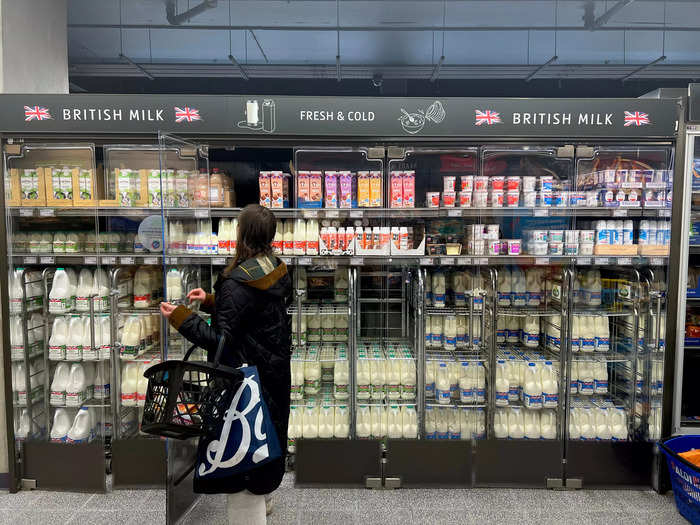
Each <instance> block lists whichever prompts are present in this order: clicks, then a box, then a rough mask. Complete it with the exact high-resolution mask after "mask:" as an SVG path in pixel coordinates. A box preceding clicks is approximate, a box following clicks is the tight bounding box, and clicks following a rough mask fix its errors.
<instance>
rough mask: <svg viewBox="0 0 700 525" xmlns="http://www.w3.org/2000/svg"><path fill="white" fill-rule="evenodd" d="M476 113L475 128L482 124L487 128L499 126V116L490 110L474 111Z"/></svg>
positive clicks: (500, 121)
mask: <svg viewBox="0 0 700 525" xmlns="http://www.w3.org/2000/svg"><path fill="white" fill-rule="evenodd" d="M475 111H476V121H475V122H474V124H476V125H477V126H481V125H482V124H486V125H487V126H490V125H491V124H501V123H502V120H501V114H500V113H497V112H495V111H491V110H490V109H487V110H486V111H481V110H478V109H477V110H475Z"/></svg>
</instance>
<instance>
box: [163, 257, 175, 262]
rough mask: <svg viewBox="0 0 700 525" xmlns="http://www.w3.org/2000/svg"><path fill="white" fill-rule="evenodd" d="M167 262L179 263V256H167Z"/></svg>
mask: <svg viewBox="0 0 700 525" xmlns="http://www.w3.org/2000/svg"><path fill="white" fill-rule="evenodd" d="M165 264H177V257H166V258H165Z"/></svg>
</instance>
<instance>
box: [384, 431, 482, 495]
mask: <svg viewBox="0 0 700 525" xmlns="http://www.w3.org/2000/svg"><path fill="white" fill-rule="evenodd" d="M472 453H473V449H472V445H471V443H470V442H469V441H426V440H388V441H387V444H386V457H387V463H386V476H387V478H392V477H395V478H399V479H400V482H401V487H404V488H419V487H420V488H469V487H471V486H472V485H473V483H472V480H473V470H472Z"/></svg>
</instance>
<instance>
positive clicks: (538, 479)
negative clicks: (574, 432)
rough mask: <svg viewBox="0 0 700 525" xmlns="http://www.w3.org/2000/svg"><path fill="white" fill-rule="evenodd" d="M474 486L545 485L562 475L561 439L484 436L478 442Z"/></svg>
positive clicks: (543, 486) (520, 486) (532, 486)
mask: <svg viewBox="0 0 700 525" xmlns="http://www.w3.org/2000/svg"><path fill="white" fill-rule="evenodd" d="M475 470H476V472H475V483H474V484H475V486H477V487H518V488H524V487H528V488H546V486H547V479H552V478H561V477H562V463H561V443H559V442H558V441H520V440H513V441H507V440H495V439H484V440H479V441H477V443H476V461H475Z"/></svg>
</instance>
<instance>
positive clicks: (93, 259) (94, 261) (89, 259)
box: [83, 255, 97, 264]
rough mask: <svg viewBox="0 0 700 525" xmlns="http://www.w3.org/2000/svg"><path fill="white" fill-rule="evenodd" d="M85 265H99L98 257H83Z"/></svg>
mask: <svg viewBox="0 0 700 525" xmlns="http://www.w3.org/2000/svg"><path fill="white" fill-rule="evenodd" d="M83 264H97V257H95V256H94V255H88V256H87V257H83Z"/></svg>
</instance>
